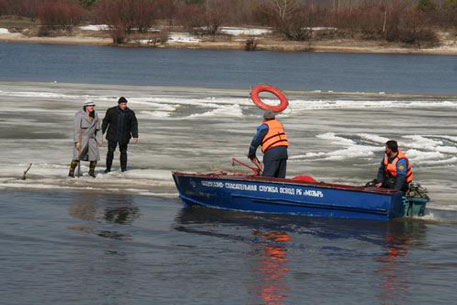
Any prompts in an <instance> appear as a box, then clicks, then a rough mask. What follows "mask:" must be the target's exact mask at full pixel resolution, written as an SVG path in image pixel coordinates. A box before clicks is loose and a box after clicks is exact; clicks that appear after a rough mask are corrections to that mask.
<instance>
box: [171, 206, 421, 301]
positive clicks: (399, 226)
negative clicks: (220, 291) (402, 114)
mask: <svg viewBox="0 0 457 305" xmlns="http://www.w3.org/2000/svg"><path fill="white" fill-rule="evenodd" d="M177 223H178V225H177V226H176V229H177V230H179V231H181V232H187V233H190V234H198V235H203V236H205V237H207V236H212V237H214V238H217V239H220V240H219V242H217V243H216V242H215V243H214V244H218V245H220V244H222V245H224V248H225V247H228V248H229V249H230V252H231V253H232V255H233V253H237V254H236V255H237V256H238V257H235V258H233V261H235V262H236V263H237V264H239V265H241V266H242V265H247V266H248V269H246V270H242V271H241V272H242V273H241V275H242V276H240V281H244V286H243V287H244V288H245V289H246V290H247V294H248V295H249V300H248V302H246V303H247V304H266V305H283V304H290V303H294V304H299V303H302V302H306V300H318V299H319V298H322V293H324V292H325V293H326V294H327V297H329V298H339V299H341V302H342V303H351V302H353V301H354V298H355V297H356V295H357V298H368V299H371V300H372V301H373V300H377V301H375V302H379V303H380V304H397V303H401V302H402V301H404V300H405V298H407V296H408V295H411V294H412V293H414V292H413V291H411V290H412V289H413V288H412V285H411V284H410V283H412V282H411V281H412V280H411V277H413V276H414V275H413V274H412V272H413V271H414V269H412V267H411V266H412V264H413V262H410V261H409V256H408V253H410V252H411V250H414V247H415V245H420V244H423V239H424V238H425V233H426V228H427V223H426V222H424V221H422V220H417V219H397V220H394V221H389V222H383V221H379V222H373V221H372V220H348V219H329V218H303V217H300V216H286V215H275V216H273V215H265V214H251V213H242V212H233V211H222V210H217V209H209V208H204V207H198V206H193V207H185V208H183V209H182V210H181V212H180V214H179V215H178V217H177ZM195 238H196V240H198V239H199V237H197V236H196V237H195ZM245 248H247V249H248V252H247V253H248V255H246V251H243V250H244V249H245ZM218 249H219V248H218V247H217V246H215V249H214V250H213V251H215V252H216V251H217V250H218ZM221 259H222V258H221ZM230 262H232V261H230ZM226 263H227V264H229V262H226ZM243 272H244V273H243ZM246 272H248V273H249V274H246ZM355 283H357V284H355ZM371 284H373V285H371ZM354 285H356V286H357V287H359V288H354ZM367 285H368V287H370V289H366V288H367ZM353 289H355V290H354V291H352V290H353ZM345 298H346V299H345ZM345 301H347V302H345Z"/></svg>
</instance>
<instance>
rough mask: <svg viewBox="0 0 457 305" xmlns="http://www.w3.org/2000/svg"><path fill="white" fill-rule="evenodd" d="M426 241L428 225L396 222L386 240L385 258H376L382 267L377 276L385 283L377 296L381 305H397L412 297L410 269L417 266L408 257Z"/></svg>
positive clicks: (419, 222) (411, 221) (412, 221)
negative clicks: (409, 295) (408, 296)
mask: <svg viewBox="0 0 457 305" xmlns="http://www.w3.org/2000/svg"><path fill="white" fill-rule="evenodd" d="M424 239H425V224H424V223H423V222H421V221H415V220H405V221H398V222H396V223H395V224H394V225H393V227H392V228H391V230H389V231H388V232H386V235H385V236H384V238H383V245H382V247H383V249H384V250H385V251H384V253H382V255H380V256H378V257H377V258H376V261H377V262H379V263H380V266H379V268H378V269H377V274H378V275H379V276H380V278H381V281H382V290H381V292H380V294H379V295H378V297H379V299H380V300H381V303H382V304H385V305H390V304H398V303H400V302H402V301H405V300H404V299H406V296H407V295H408V294H410V293H412V292H411V291H410V290H411V280H412V279H411V274H410V270H409V268H408V266H411V265H414V262H412V261H410V258H409V256H408V254H409V249H410V248H412V247H413V245H412V243H418V242H419V243H420V242H421V241H423V240H424Z"/></svg>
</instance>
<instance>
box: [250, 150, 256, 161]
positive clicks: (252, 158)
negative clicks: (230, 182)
mask: <svg viewBox="0 0 457 305" xmlns="http://www.w3.org/2000/svg"><path fill="white" fill-rule="evenodd" d="M248 158H249V159H251V160H254V159H255V158H257V156H256V155H255V152H254V153H252V152H249V154H248Z"/></svg>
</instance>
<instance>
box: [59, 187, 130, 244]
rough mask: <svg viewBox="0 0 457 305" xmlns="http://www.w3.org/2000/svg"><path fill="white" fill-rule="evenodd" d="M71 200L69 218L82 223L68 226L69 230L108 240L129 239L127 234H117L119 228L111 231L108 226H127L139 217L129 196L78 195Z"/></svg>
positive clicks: (110, 227)
mask: <svg viewBox="0 0 457 305" xmlns="http://www.w3.org/2000/svg"><path fill="white" fill-rule="evenodd" d="M71 198H72V204H71V206H70V207H69V214H70V216H71V217H73V218H74V219H78V220H83V221H84V222H83V223H79V224H74V225H70V226H68V228H69V229H70V230H74V231H79V232H84V233H92V234H96V235H98V236H100V237H104V238H110V239H125V238H129V237H130V236H129V234H124V233H122V232H119V230H118V229H119V227H115V228H116V230H113V229H112V226H109V224H119V225H128V224H132V223H133V222H134V221H135V219H137V218H138V217H139V209H138V207H136V206H134V205H133V203H132V197H131V196H124V195H116V196H109V195H106V194H97V193H78V194H75V196H72V197H71ZM108 227H109V228H108Z"/></svg>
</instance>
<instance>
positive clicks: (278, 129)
mask: <svg viewBox="0 0 457 305" xmlns="http://www.w3.org/2000/svg"><path fill="white" fill-rule="evenodd" d="M263 123H264V124H266V125H267V126H268V133H267V134H266V135H265V137H263V140H262V152H263V153H264V152H266V151H267V150H268V149H270V148H272V147H276V146H289V143H288V142H287V135H286V132H285V131H284V127H283V126H282V124H281V122H279V121H278V120H268V121H265V122H263Z"/></svg>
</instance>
